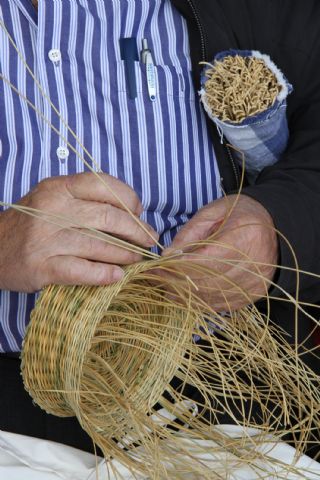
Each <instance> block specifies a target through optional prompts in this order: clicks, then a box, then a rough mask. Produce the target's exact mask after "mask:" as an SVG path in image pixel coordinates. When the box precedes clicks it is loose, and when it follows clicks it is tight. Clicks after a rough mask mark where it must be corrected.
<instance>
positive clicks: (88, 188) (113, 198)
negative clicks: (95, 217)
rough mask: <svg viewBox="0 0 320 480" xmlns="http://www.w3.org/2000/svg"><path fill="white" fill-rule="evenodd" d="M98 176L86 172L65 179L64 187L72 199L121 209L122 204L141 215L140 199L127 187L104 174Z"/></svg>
mask: <svg viewBox="0 0 320 480" xmlns="http://www.w3.org/2000/svg"><path fill="white" fill-rule="evenodd" d="M98 175H99V178H98V177H97V176H96V175H94V174H93V173H88V172H86V173H81V174H77V175H72V176H68V177H65V178H66V187H67V189H68V191H69V193H70V194H71V195H72V196H73V197H74V198H78V199H81V200H89V201H95V202H101V203H110V204H111V205H114V206H115V207H118V208H121V209H123V203H124V204H125V205H126V206H127V207H128V208H129V210H131V211H132V212H133V213H135V214H136V215H141V213H142V211H143V208H142V205H141V202H140V199H139V197H138V195H137V194H136V193H135V192H134V190H132V188H131V187H129V185H127V184H125V183H124V182H122V181H121V180H118V179H117V178H115V177H112V176H111V175H106V174H104V173H99V174H98ZM112 192H114V193H115V195H114V194H113V193H112ZM119 199H121V200H122V202H121V201H119Z"/></svg>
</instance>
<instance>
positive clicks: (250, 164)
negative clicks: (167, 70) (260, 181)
mask: <svg viewBox="0 0 320 480" xmlns="http://www.w3.org/2000/svg"><path fill="white" fill-rule="evenodd" d="M227 57H229V59H228V62H231V65H232V61H233V59H234V60H235V61H236V57H243V58H244V59H248V58H254V59H257V60H259V62H258V63H259V68H260V71H262V70H261V65H263V63H264V65H263V67H264V68H266V69H268V70H267V71H268V72H269V74H270V75H271V76H272V77H273V83H274V84H276V85H277V92H276V95H275V96H274V99H273V101H272V104H270V105H267V107H266V108H264V109H261V111H256V112H255V113H254V114H253V115H248V116H246V117H245V118H241V121H230V120H226V119H224V120H221V115H217V114H216V112H215V111H213V107H212V102H210V97H209V95H210V94H209V93H208V82H209V81H210V75H209V72H212V71H214V69H215V66H216V65H217V62H224V61H225V59H227ZM230 58H231V60H230ZM245 61H247V60H245ZM262 62H263V63H262ZM234 71H237V70H236V69H234ZM265 71H266V70H265ZM262 72H263V71H262ZM245 75H246V82H248V84H249V86H250V78H249V79H248V75H250V72H249V70H248V72H245ZM261 75H262V76H261V78H260V79H259V82H258V84H257V80H256V79H255V84H256V85H258V87H259V88H260V86H261V88H262V90H261V91H264V92H265V91H266V89H268V87H269V85H270V78H269V80H268V78H267V77H265V78H264V77H263V73H262V74H261ZM240 77H241V76H240ZM240 77H239V78H237V79H236V82H241V78H240ZM229 79H230V80H229ZM221 81H222V83H224V89H225V91H226V92H228V81H230V82H233V86H232V87H231V85H230V88H236V85H237V83H236V82H234V78H232V75H231V74H230V76H229V75H228V74H227V75H226V76H225V78H222V79H220V80H219V82H220V83H219V84H217V85H218V86H219V87H220V85H221ZM264 81H265V83H266V84H265V85H263V82H264ZM201 85H202V87H201V90H200V92H199V93H200V97H201V101H202V103H203V105H204V108H205V110H206V112H207V113H208V115H209V117H210V118H211V119H212V120H213V121H214V123H215V124H216V126H217V129H218V132H219V135H220V137H221V140H222V141H223V138H224V137H225V138H226V140H227V142H228V143H230V144H231V145H232V146H233V147H235V149H237V150H239V151H240V152H241V153H242V155H241V154H240V153H236V157H237V159H238V161H239V162H241V163H242V160H243V156H244V161H245V169H246V173H247V177H248V180H249V182H250V183H253V182H254V181H255V179H256V178H257V176H258V174H259V173H260V172H261V170H262V169H264V168H265V167H267V166H270V165H273V164H274V163H276V162H277V161H278V160H279V158H280V156H281V154H282V153H283V152H284V151H285V149H286V147H287V143H288V139H289V129H288V122H287V117H286V109H287V97H288V95H289V94H290V93H291V92H292V90H293V87H292V85H291V84H290V83H289V82H288V81H287V79H286V78H285V76H284V75H283V73H282V72H281V71H280V70H279V69H278V68H277V66H276V65H275V64H274V63H273V62H272V60H271V59H270V57H269V56H268V55H264V54H262V53H260V52H258V51H248V50H228V51H225V52H221V53H219V54H218V55H217V56H216V57H215V59H214V62H213V63H212V65H210V64H208V65H206V66H205V68H204V70H203V72H202V78H201ZM238 85H239V83H238ZM240 87H241V85H240ZM246 88H247V87H246ZM259 88H255V87H254V82H253V89H252V90H250V88H248V89H247V94H246V93H245V97H246V98H244V101H245V102H246V104H247V103H250V100H251V99H250V96H253V95H256V99H257V95H259ZM217 98H218V101H220V102H221V104H223V105H224V104H225V103H226V102H228V101H232V98H231V100H230V97H228V98H227V99H226V98H225V97H224V96H223V94H222V95H220V97H219V95H218V97H217ZM258 100H259V98H258ZM262 104H263V103H262ZM224 106H226V108H227V107H228V105H224ZM231 107H232V105H231ZM233 107H234V105H233ZM249 110H250V108H249ZM219 116H220V118H219Z"/></svg>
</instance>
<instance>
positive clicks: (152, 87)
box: [141, 38, 157, 102]
mask: <svg viewBox="0 0 320 480" xmlns="http://www.w3.org/2000/svg"><path fill="white" fill-rule="evenodd" d="M141 61H142V63H144V64H145V66H146V75H147V84H148V93H149V98H150V100H151V101H152V102H154V101H155V100H156V97H157V80H156V68H155V65H154V62H153V58H152V53H151V50H150V49H149V47H148V41H147V39H146V38H144V39H143V40H142V51H141Z"/></svg>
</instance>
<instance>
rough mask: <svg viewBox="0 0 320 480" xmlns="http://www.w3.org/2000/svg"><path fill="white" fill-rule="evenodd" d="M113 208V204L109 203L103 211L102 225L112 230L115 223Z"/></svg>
mask: <svg viewBox="0 0 320 480" xmlns="http://www.w3.org/2000/svg"><path fill="white" fill-rule="evenodd" d="M112 210H113V209H112V207H111V205H109V204H107V205H105V206H104V208H103V211H102V219H101V220H102V225H103V226H105V227H107V229H108V230H112V228H113V224H114V221H113V215H112Z"/></svg>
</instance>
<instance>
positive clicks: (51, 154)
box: [0, 0, 220, 352]
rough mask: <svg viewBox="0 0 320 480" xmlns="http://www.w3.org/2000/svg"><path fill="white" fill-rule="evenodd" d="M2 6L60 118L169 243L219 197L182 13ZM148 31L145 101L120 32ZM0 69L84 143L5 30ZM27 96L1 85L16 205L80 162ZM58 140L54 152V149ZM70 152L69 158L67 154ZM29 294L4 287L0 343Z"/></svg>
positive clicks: (79, 3)
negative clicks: (131, 91)
mask: <svg viewBox="0 0 320 480" xmlns="http://www.w3.org/2000/svg"><path fill="white" fill-rule="evenodd" d="M0 7H1V9H0V15H1V18H2V20H3V21H4V24H5V25H6V27H7V29H8V31H9V32H10V34H11V35H12V36H13V38H14V40H15V42H16V44H17V45H18V48H19V50H20V52H21V53H22V55H23V57H24V58H26V60H27V63H28V64H29V66H30V67H31V68H32V70H33V71H34V72H35V75H36V77H37V78H38V79H39V81H40V83H41V85H42V86H43V88H44V90H45V91H46V93H47V94H48V95H49V97H50V98H51V100H52V101H53V103H54V104H55V105H56V106H57V107H58V109H59V111H60V113H61V115H62V117H63V118H64V119H65V120H66V121H67V122H68V124H69V125H70V127H71V128H72V129H73V130H74V131H75V132H76V134H77V136H78V137H79V139H80V141H81V142H82V143H83V145H85V147H86V148H87V150H88V151H89V152H91V153H92V155H93V157H94V159H95V160H96V161H97V163H98V165H99V166H100V167H101V169H102V170H103V171H104V172H107V173H110V174H111V175H114V176H116V177H118V178H120V179H121V180H123V181H125V182H126V183H128V184H129V185H131V186H132V187H133V188H134V189H135V191H136V192H137V193H138V194H139V196H140V198H141V199H142V203H143V205H144V208H145V213H144V219H145V220H146V221H148V222H149V223H150V224H151V225H152V226H153V227H154V228H156V230H157V231H158V232H159V233H160V235H161V236H160V241H161V242H162V243H163V244H166V245H167V244H169V243H170V242H171V240H172V238H173V236H174V235H175V233H176V231H177V229H178V228H179V226H181V225H182V224H184V223H185V222H186V221H187V220H188V219H189V218H190V217H191V216H192V215H193V214H194V213H195V212H196V211H197V210H198V209H199V208H201V207H202V206H203V205H205V204H207V203H209V202H210V201H212V200H214V199H216V198H217V197H218V196H219V192H220V187H219V185H220V179H219V173H218V170H217V164H216V160H215V155H214V150H213V146H212V144H211V142H210V140H209V137H208V132H207V128H206V122H205V117H204V114H203V112H202V111H201V109H200V104H199V100H198V95H197V93H196V92H195V91H194V87H193V84H192V77H191V61H190V54H189V42H188V33H187V27H186V23H185V20H184V19H183V18H182V17H181V15H180V14H179V13H178V12H177V11H176V10H175V9H174V8H173V6H172V5H171V3H170V1H169V0H148V1H146V0H127V1H123V0H69V1H62V0H46V1H44V0H40V1H39V8H38V14H37V12H36V11H35V10H34V8H33V7H32V2H31V0H0ZM122 37H135V38H136V39H137V45H138V49H139V50H141V48H142V39H143V38H146V39H148V43H149V47H150V49H151V50H152V53H153V57H154V62H155V64H156V77H157V99H156V101H155V102H152V101H150V98H149V95H148V91H147V83H146V74H145V66H144V65H142V64H141V63H140V62H135V74H136V80H137V90H138V94H137V95H138V96H137V98H136V99H135V100H131V99H130V98H129V97H128V93H127V87H126V78H125V69H124V63H123V61H122V60H121V52H120V47H119V39H120V38H122ZM0 46H1V48H0V69H1V73H3V75H4V76H5V77H6V78H8V79H9V80H10V81H11V82H12V83H13V84H14V85H16V86H17V88H18V89H19V91H20V92H21V93H22V94H23V95H25V96H26V97H27V98H28V99H30V100H31V102H33V103H34V104H35V105H36V107H37V109H39V110H40V111H41V112H42V113H43V115H44V116H45V117H46V118H47V119H48V120H49V121H50V122H51V123H52V125H54V126H55V127H56V128H57V129H58V130H59V132H60V133H61V134H62V135H63V136H65V137H67V138H68V140H69V141H70V143H71V144H72V145H74V146H75V147H76V148H77V149H78V151H79V152H80V154H82V153H83V152H82V151H81V149H80V148H79V146H78V145H76V143H75V141H74V139H73V138H72V137H71V136H70V135H68V132H67V130H66V127H65V126H64V125H63V123H62V122H61V121H60V120H59V118H58V117H57V115H56V114H55V113H54V112H52V111H51V108H50V105H49V104H48V102H47V101H46V100H44V99H43V98H41V95H40V93H39V90H38V88H37V87H36V85H35V83H34V81H33V80H32V78H31V77H30V75H29V74H28V73H27V72H26V69H25V67H24V66H23V63H22V62H21V60H20V59H19V58H18V55H17V53H16V52H15V51H14V49H13V48H12V47H11V46H10V44H9V41H8V38H7V36H6V35H5V33H4V31H3V30H2V29H1V28H0ZM66 147H67V146H66V145H65V144H64V143H63V141H62V140H61V138H60V137H59V136H58V135H56V134H55V133H54V132H53V131H52V129H51V128H50V127H49V126H48V125H47V124H46V123H45V122H44V121H43V120H42V119H41V118H40V117H39V116H37V115H36V114H35V112H34V111H33V110H31V109H30V108H29V107H28V106H27V104H26V102H25V101H24V100H23V99H22V98H21V97H19V96H18V95H17V94H16V93H14V92H13V91H12V90H11V89H10V87H9V86H8V85H7V84H5V83H4V82H0V198H1V199H3V201H5V202H9V203H10V202H16V201H18V200H19V199H20V198H21V197H22V196H23V195H25V194H26V193H27V192H28V191H29V190H30V189H32V188H33V187H34V186H35V185H36V184H37V183H38V182H39V181H40V180H42V179H43V178H46V177H50V176H55V175H67V174H73V173H78V172H82V171H84V166H83V164H82V162H81V161H80V160H79V159H78V158H77V157H76V155H75V154H73V153H72V152H71V151H70V152H68V151H67V150H66ZM59 148H60V149H59ZM68 153H69V155H68ZM34 301H35V296H34V295H27V294H21V293H15V292H6V291H2V292H1V293H0V302H1V303H0V350H1V351H5V352H8V351H19V349H20V348H21V342H22V338H23V336H24V332H25V327H26V324H27V322H28V319H29V316H30V311H31V309H32V308H33V306H34Z"/></svg>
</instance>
